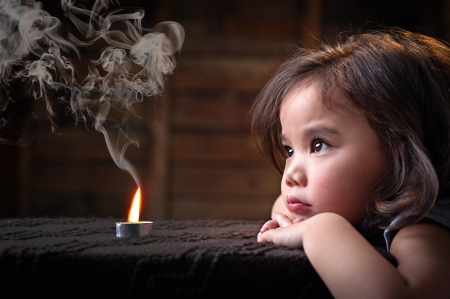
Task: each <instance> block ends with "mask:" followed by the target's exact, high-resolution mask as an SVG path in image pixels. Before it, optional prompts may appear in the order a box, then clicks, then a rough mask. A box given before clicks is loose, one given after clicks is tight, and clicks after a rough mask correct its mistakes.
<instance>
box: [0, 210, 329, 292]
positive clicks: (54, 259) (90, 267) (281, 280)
mask: <svg viewBox="0 0 450 299" xmlns="http://www.w3.org/2000/svg"><path fill="white" fill-rule="evenodd" d="M117 221H118V220H117V219H103V218H102V219H99V218H20V219H2V220H0V240H1V241H0V295H1V294H7V295H8V297H3V296H0V297H3V298H37V297H40V298H41V297H42V298H50V297H51V298H56V297H58V298H61V297H66V298H67V297H69V298H82V297H87V298H94V297H95V298H249V297H250V298H282V297H284V296H290V298H328V297H329V296H330V295H329V293H328V291H327V289H326V287H325V286H324V284H323V283H322V281H321V279H320V278H319V276H318V275H317V274H316V273H315V271H314V269H313V268H312V267H311V265H310V263H309V262H308V260H307V258H306V256H305V255H304V253H303V251H302V250H294V249H287V248H280V247H276V246H274V245H273V244H258V243H257V242H256V234H257V232H258V230H259V228H260V227H261V225H262V222H248V221H221V220H220V221H219V220H217V221H170V220H166V221H155V222H154V228H153V233H152V234H151V236H149V237H143V238H136V239H122V238H117V237H116V234H115V223H116V222H117Z"/></svg>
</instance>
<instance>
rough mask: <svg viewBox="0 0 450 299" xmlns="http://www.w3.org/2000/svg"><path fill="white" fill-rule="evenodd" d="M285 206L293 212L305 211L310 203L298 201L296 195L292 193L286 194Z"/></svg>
mask: <svg viewBox="0 0 450 299" xmlns="http://www.w3.org/2000/svg"><path fill="white" fill-rule="evenodd" d="M286 206H287V208H288V210H289V211H291V212H293V213H302V212H306V211H307V210H309V208H311V205H310V204H307V203H304V202H302V201H300V200H299V199H298V198H297V197H295V196H293V195H287V196H286Z"/></svg>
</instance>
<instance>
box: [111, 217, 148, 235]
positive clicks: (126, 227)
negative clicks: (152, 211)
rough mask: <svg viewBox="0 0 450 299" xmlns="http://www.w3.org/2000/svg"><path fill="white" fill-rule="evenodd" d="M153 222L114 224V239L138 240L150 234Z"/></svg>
mask: <svg viewBox="0 0 450 299" xmlns="http://www.w3.org/2000/svg"><path fill="white" fill-rule="evenodd" d="M152 230H153V222H151V221H138V222H116V237H118V238H139V237H145V236H148V235H150V234H151V233H152Z"/></svg>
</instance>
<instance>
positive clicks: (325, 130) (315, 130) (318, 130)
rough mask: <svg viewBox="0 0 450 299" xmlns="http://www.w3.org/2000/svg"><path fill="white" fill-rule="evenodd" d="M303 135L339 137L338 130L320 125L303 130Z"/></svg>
mask: <svg viewBox="0 0 450 299" xmlns="http://www.w3.org/2000/svg"><path fill="white" fill-rule="evenodd" d="M305 135H306V136H314V135H341V133H339V131H338V130H336V129H334V128H331V127H328V126H324V125H320V126H316V127H312V128H308V129H306V130H305Z"/></svg>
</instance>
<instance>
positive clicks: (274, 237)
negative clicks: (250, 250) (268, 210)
mask: <svg viewBox="0 0 450 299" xmlns="http://www.w3.org/2000/svg"><path fill="white" fill-rule="evenodd" d="M303 220H304V219H303V218H298V219H295V220H294V221H292V220H291V219H290V218H289V217H287V216H286V215H285V214H282V213H273V214H272V220H269V221H267V222H266V223H265V224H264V225H263V226H262V228H261V230H260V232H259V234H258V242H259V243H263V242H272V243H274V244H275V245H280V246H287V247H300V248H301V247H302V246H303V245H302V237H301V234H300V235H297V233H298V232H297V233H296V230H297V228H296V227H297V225H293V224H296V223H300V222H302V221H303ZM296 235H297V236H296ZM295 239H298V240H295ZM298 241H300V242H298Z"/></svg>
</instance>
